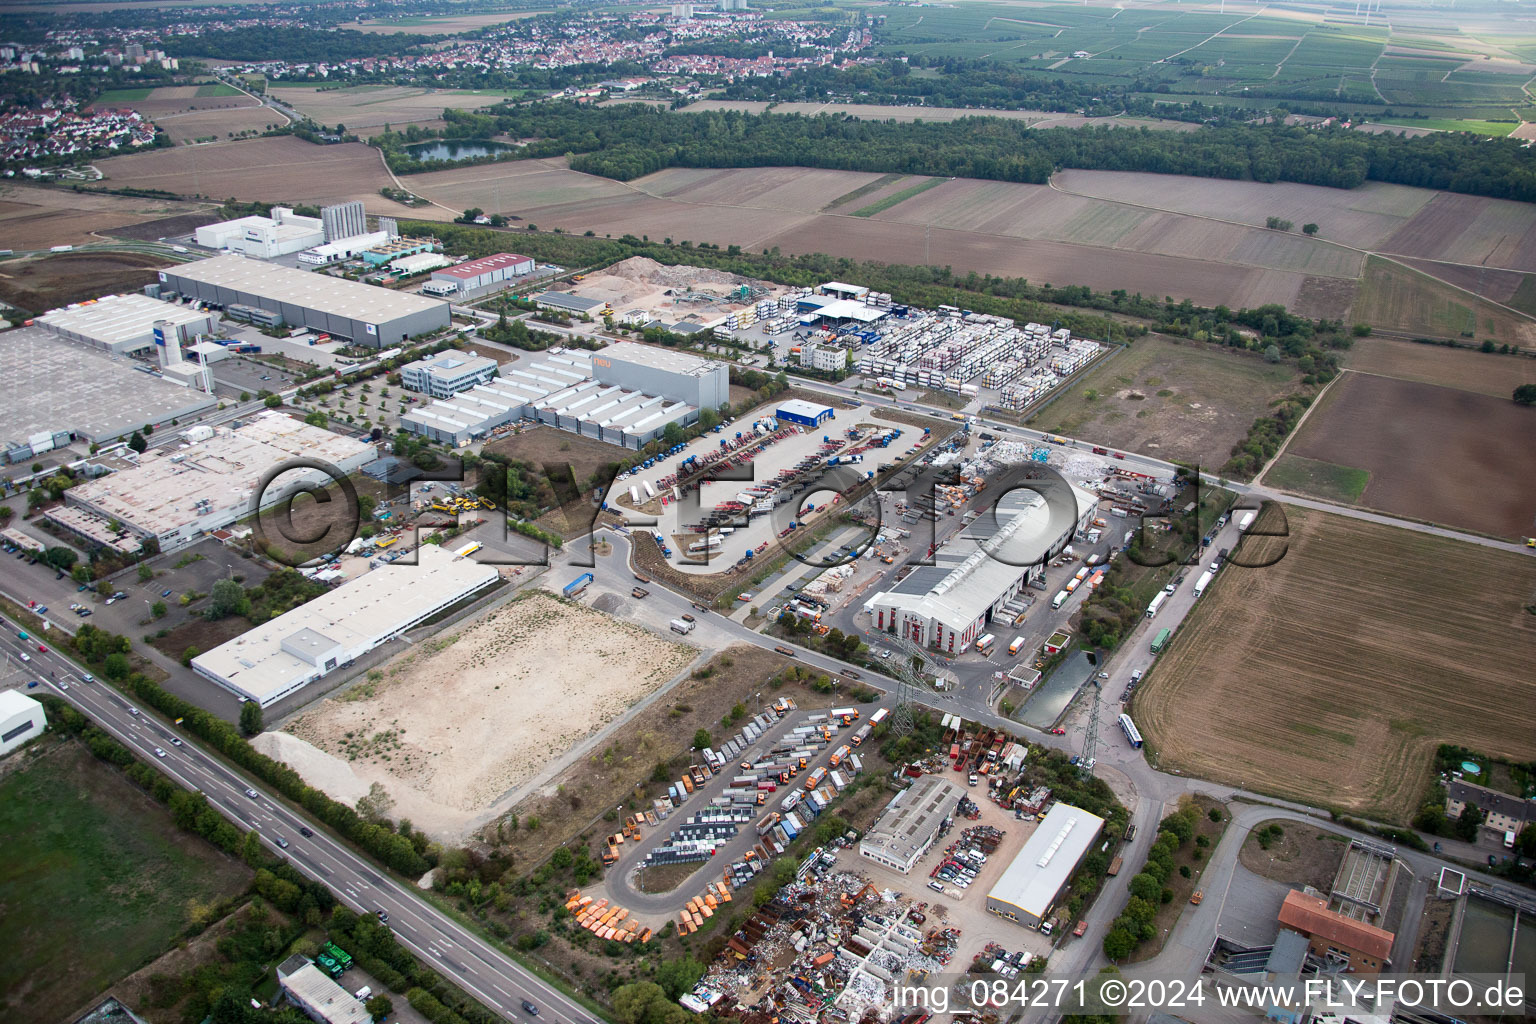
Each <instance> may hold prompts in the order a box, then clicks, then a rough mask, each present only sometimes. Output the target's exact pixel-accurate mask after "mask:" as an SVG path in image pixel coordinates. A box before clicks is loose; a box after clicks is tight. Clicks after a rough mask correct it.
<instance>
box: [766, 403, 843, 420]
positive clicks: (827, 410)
mask: <svg viewBox="0 0 1536 1024" xmlns="http://www.w3.org/2000/svg"><path fill="white" fill-rule="evenodd" d="M833 415H834V413H833V411H832V407H831V406H830V405H817V404H816V403H815V402H807V401H804V400H802V399H799V398H792V399H790V400H789V401H787V402H785V403H783V404H782V405H780V406H779V408H778V411H777V412H775V413H774V416H776V417H777V418H778V419H780V420H781V421H783V422H785V423H796V424H799V425H800V426H802V427H819V426H821V425H822V424H823V423H825V422H827V420H830V419H831V418H832V417H833Z"/></svg>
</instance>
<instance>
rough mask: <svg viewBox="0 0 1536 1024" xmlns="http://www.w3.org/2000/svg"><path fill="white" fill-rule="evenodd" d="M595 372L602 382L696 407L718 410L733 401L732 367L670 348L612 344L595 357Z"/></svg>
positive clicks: (593, 361)
mask: <svg viewBox="0 0 1536 1024" xmlns="http://www.w3.org/2000/svg"><path fill="white" fill-rule="evenodd" d="M592 375H593V376H594V377H596V378H597V380H598V382H599V383H602V384H616V385H618V386H620V387H625V388H629V389H630V390H633V391H644V392H645V393H646V394H648V395H660V396H662V397H663V398H671V399H673V400H675V401H678V402H686V403H687V404H688V405H691V406H693V407H694V408H695V409H706V408H707V409H718V408H720V406H722V405H725V404H726V403H727V402H729V401H730V400H731V393H730V392H731V371H730V367H729V366H727V365H726V364H725V363H723V362H721V361H719V360H717V359H704V358H702V357H700V356H696V355H690V354H688V353H686V352H677V351H674V350H673V349H669V348H656V347H654V346H651V345H637V344H635V343H633V342H620V343H619V344H617V345H609V346H608V347H607V348H605V349H603V350H602V351H601V352H599V353H597V354H596V355H594V356H593V357H592Z"/></svg>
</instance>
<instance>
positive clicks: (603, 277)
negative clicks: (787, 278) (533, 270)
mask: <svg viewBox="0 0 1536 1024" xmlns="http://www.w3.org/2000/svg"><path fill="white" fill-rule="evenodd" d="M760 285H761V283H760V282H758V281H757V280H755V279H752V278H746V277H741V276H740V275H738V274H730V273H726V272H724V271H719V270H711V269H709V268H707V267H689V266H677V267H668V266H663V265H662V264H660V263H657V262H656V261H655V260H653V259H649V258H647V257H644V256H632V257H630V258H629V259H627V260H622V261H620V262H618V263H615V264H614V265H613V266H611V267H608V268H607V269H606V270H603V271H599V272H597V273H594V274H588V275H587V277H586V279H585V280H584V281H582V282H581V283H580V284H578V285H576V286H575V287H574V288H572V289H571V291H573V292H574V293H576V294H577V295H580V296H581V297H583V298H587V299H602V300H603V301H604V302H607V303H609V304H610V305H612V306H613V308H614V310H615V311H616V312H620V313H622V312H625V311H627V310H631V309H645V310H649V311H650V313H651V314H652V318H653V319H663V320H665V319H674V320H681V319H684V318H685V317H687V316H689V315H691V314H695V313H697V314H702V315H705V316H709V317H715V316H719V315H722V314H725V313H734V312H736V311H737V310H741V309H746V308H748V307H750V306H755V305H756V304H757V303H758V302H759V301H762V299H763V298H772V299H777V298H778V297H779V296H780V295H782V294H788V292H789V289H788V288H783V287H777V286H769V288H768V294H767V295H766V296H759V297H756V298H750V299H747V300H742V299H741V298H740V297H739V295H738V294H737V293H738V292H739V290H740V289H741V288H742V287H743V286H760ZM685 295H709V296H714V297H716V299H717V301H714V302H709V301H687V300H685V298H684V296H685Z"/></svg>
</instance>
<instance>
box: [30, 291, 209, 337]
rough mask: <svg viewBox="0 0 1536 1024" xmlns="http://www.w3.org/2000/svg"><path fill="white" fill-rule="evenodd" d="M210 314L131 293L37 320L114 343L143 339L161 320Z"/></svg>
mask: <svg viewBox="0 0 1536 1024" xmlns="http://www.w3.org/2000/svg"><path fill="white" fill-rule="evenodd" d="M211 315H212V314H210V313H208V312H206V311H203V310H197V309H192V308H191V307H189V306H181V305H177V304H176V303H172V302H161V301H160V300H159V299H152V298H150V297H149V296H148V295H141V294H138V293H132V292H130V293H128V294H126V295H105V296H102V297H101V298H99V299H96V300H95V301H94V302H81V303H77V304H75V305H73V306H65V307H63V308H61V309H52V310H49V311H48V312H46V313H44V314H43V315H42V316H40V317H38V318H37V322H38V323H40V324H43V325H45V326H48V327H52V328H54V329H55V330H59V331H70V332H72V333H74V334H79V335H82V336H84V337H87V338H93V339H95V340H97V341H100V342H104V343H106V344H108V345H111V344H115V343H117V342H123V341H132V340H135V339H137V338H142V337H143V336H144V335H146V334H149V333H151V332H152V331H153V330H154V328H155V324H156V322H158V321H160V320H169V321H170V322H171V323H173V324H176V325H178V326H179V325H181V324H191V323H201V322H205V321H207V320H208V319H209V317H210V316H211Z"/></svg>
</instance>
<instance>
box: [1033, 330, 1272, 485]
mask: <svg viewBox="0 0 1536 1024" xmlns="http://www.w3.org/2000/svg"><path fill="white" fill-rule="evenodd" d="M1297 379H1298V378H1297V374H1296V372H1295V370H1294V369H1293V368H1291V367H1288V366H1285V365H1270V364H1269V363H1266V362H1264V361H1263V360H1262V359H1259V358H1258V357H1257V356H1251V355H1243V354H1240V353H1238V352H1235V351H1233V350H1232V349H1227V348H1221V347H1220V346H1215V345H1202V344H1199V343H1197V342H1193V341H1186V340H1182V339H1175V338H1170V337H1167V336H1165V335H1161V334H1150V335H1148V336H1146V337H1145V338H1138V339H1137V340H1136V342H1135V343H1134V344H1132V345H1131V346H1130V348H1128V349H1126V350H1124V351H1122V352H1118V353H1116V354H1115V355H1113V356H1111V357H1110V358H1109V359H1107V360H1105V361H1104V362H1102V363H1100V364H1099V365H1098V366H1097V367H1096V368H1094V369H1093V370H1091V371H1090V372H1089V373H1088V375H1087V376H1086V377H1084V378H1083V379H1081V380H1079V381H1076V382H1075V383H1073V385H1072V386H1071V388H1070V389H1069V390H1066V391H1065V392H1064V393H1063V394H1062V395H1061V396H1060V397H1058V398H1056V399H1055V400H1054V401H1052V402H1051V404H1050V405H1048V406H1046V407H1045V409H1044V410H1043V411H1042V412H1041V413H1040V415H1039V417H1038V418H1037V419H1036V421H1035V422H1036V424H1037V425H1040V426H1041V427H1042V428H1043V429H1046V430H1050V431H1053V432H1060V433H1064V434H1073V435H1076V436H1086V437H1093V438H1096V439H1098V441H1099V442H1100V443H1102V444H1105V445H1110V446H1113V447H1115V448H1118V449H1127V450H1130V451H1137V452H1143V453H1146V454H1149V455H1156V456H1157V457H1158V458H1160V459H1177V460H1179V461H1181V462H1192V463H1199V464H1200V465H1202V466H1205V467H1210V468H1214V467H1216V466H1220V465H1221V464H1222V463H1223V462H1225V461H1227V456H1228V455H1229V454H1231V451H1232V446H1233V445H1234V444H1236V443H1237V442H1239V441H1241V440H1242V439H1243V436H1244V435H1245V434H1247V432H1248V428H1249V426H1250V425H1252V423H1253V421H1254V420H1255V419H1256V418H1257V417H1258V416H1260V415H1261V414H1263V412H1264V410H1265V409H1266V408H1267V406H1268V405H1269V403H1270V402H1271V401H1273V400H1274V399H1276V398H1279V397H1281V396H1283V395H1287V394H1289V393H1290V392H1291V391H1292V389H1294V387H1295V386H1296V381H1297ZM1090 391H1092V392H1095V393H1096V394H1097V397H1095V398H1089V397H1088V392H1090ZM1163 392H1168V393H1167V394H1163Z"/></svg>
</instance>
